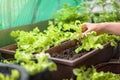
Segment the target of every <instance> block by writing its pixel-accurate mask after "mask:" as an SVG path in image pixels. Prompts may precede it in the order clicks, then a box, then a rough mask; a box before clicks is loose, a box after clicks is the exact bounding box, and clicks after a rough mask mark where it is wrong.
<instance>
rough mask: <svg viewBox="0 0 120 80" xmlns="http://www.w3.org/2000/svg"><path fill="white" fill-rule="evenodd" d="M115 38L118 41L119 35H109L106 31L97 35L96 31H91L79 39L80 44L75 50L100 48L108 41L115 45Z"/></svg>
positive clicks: (77, 51)
mask: <svg viewBox="0 0 120 80" xmlns="http://www.w3.org/2000/svg"><path fill="white" fill-rule="evenodd" d="M116 40H119V41H120V37H119V36H117V35H109V34H106V33H104V34H101V35H97V34H96V32H94V31H93V32H90V33H88V34H87V36H85V37H84V38H83V39H81V40H80V46H79V47H78V48H77V49H76V50H75V52H76V53H79V52H81V51H90V50H91V49H92V50H93V49H98V48H100V49H102V48H103V46H104V44H106V43H110V44H111V46H114V47H117V42H116Z"/></svg>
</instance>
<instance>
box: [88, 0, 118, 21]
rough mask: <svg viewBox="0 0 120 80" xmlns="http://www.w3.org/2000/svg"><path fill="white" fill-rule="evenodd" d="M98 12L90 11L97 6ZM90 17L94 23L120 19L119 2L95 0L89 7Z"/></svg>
mask: <svg viewBox="0 0 120 80" xmlns="http://www.w3.org/2000/svg"><path fill="white" fill-rule="evenodd" d="M98 6H99V8H98V10H99V11H98V12H92V11H93V10H94V8H96V7H98ZM89 12H90V13H92V14H90V17H91V18H92V19H93V22H94V23H100V22H119V21H120V3H119V2H118V1H117V0H106V1H104V0H96V1H95V2H94V3H92V5H91V7H90V8H89Z"/></svg>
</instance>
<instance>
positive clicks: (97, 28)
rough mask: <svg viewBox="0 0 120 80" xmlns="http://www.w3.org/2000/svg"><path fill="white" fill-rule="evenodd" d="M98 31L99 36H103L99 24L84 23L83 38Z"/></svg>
mask: <svg viewBox="0 0 120 80" xmlns="http://www.w3.org/2000/svg"><path fill="white" fill-rule="evenodd" d="M91 31H96V32H97V34H101V32H100V25H99V24H97V23H83V24H82V32H83V33H82V38H83V37H84V36H86V34H87V33H88V32H91Z"/></svg>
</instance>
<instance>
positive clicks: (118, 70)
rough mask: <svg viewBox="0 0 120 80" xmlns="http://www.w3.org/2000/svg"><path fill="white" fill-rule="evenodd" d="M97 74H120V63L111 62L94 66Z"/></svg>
mask: <svg viewBox="0 0 120 80" xmlns="http://www.w3.org/2000/svg"><path fill="white" fill-rule="evenodd" d="M95 68H96V70H97V71H98V72H100V71H104V72H112V73H115V74H120V63H116V62H111V63H101V64H98V65H96V66H95Z"/></svg>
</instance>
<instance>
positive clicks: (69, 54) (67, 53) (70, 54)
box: [51, 46, 87, 60]
mask: <svg viewBox="0 0 120 80" xmlns="http://www.w3.org/2000/svg"><path fill="white" fill-rule="evenodd" d="M77 47H78V46H75V47H71V48H68V49H66V50H63V51H61V52H60V53H54V54H51V56H52V57H54V58H61V59H67V60H74V59H76V58H78V57H81V56H82V55H84V54H86V53H87V52H85V51H82V52H81V53H79V54H77V53H75V49H76V48H77Z"/></svg>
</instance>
